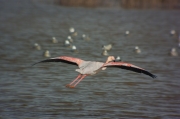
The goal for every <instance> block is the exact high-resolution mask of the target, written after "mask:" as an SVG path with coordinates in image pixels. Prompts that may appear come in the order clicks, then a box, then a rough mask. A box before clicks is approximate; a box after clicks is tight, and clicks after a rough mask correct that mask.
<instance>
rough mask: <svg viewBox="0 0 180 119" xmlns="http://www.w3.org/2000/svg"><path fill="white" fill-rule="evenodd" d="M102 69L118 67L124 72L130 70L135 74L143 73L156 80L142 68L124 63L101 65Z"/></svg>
mask: <svg viewBox="0 0 180 119" xmlns="http://www.w3.org/2000/svg"><path fill="white" fill-rule="evenodd" d="M103 67H118V68H122V69H126V70H131V71H134V72H137V73H143V74H146V75H149V76H150V77H152V78H156V76H155V75H154V74H152V73H150V72H148V71H146V70H145V69H143V68H140V67H138V66H135V65H133V64H129V63H125V62H109V63H106V64H104V65H103Z"/></svg>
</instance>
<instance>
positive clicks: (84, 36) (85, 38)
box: [82, 34, 90, 41]
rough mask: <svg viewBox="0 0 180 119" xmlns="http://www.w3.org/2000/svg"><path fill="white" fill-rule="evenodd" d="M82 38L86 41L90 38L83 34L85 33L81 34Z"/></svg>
mask: <svg viewBox="0 0 180 119" xmlns="http://www.w3.org/2000/svg"><path fill="white" fill-rule="evenodd" d="M82 38H83V40H86V41H89V40H90V38H89V36H87V35H85V34H83V35H82Z"/></svg>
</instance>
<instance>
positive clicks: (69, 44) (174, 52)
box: [34, 27, 180, 61]
mask: <svg viewBox="0 0 180 119" xmlns="http://www.w3.org/2000/svg"><path fill="white" fill-rule="evenodd" d="M69 33H70V35H69V36H68V37H67V39H66V40H65V41H64V46H65V47H70V48H71V50H72V51H73V52H77V47H76V46H75V45H74V44H73V42H74V40H73V38H72V37H76V36H77V35H78V33H77V31H75V29H74V28H73V27H71V28H69ZM129 34H130V32H129V31H125V35H129ZM170 35H172V36H175V35H177V33H176V31H175V30H171V31H170ZM82 39H83V40H85V41H90V40H91V39H90V37H89V36H88V35H85V34H82ZM52 43H54V44H55V43H58V40H57V39H56V37H52ZM112 47H113V45H112V44H107V45H103V46H102V53H101V54H102V55H103V56H109V53H108V51H110V50H111V49H112ZM178 47H180V35H179V37H178ZM34 48H35V49H37V50H41V46H40V45H39V44H38V43H34ZM134 52H135V53H137V54H140V53H141V49H140V48H139V47H138V46H135V48H134ZM170 55H171V56H178V52H177V50H176V48H175V47H173V48H171V51H170ZM43 56H44V57H51V55H50V51H49V50H45V52H44V53H43ZM116 61H121V57H120V56H117V57H116Z"/></svg>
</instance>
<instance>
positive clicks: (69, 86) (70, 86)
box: [66, 84, 75, 88]
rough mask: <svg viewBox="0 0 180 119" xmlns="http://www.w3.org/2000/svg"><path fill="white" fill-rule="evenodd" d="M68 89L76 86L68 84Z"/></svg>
mask: <svg viewBox="0 0 180 119" xmlns="http://www.w3.org/2000/svg"><path fill="white" fill-rule="evenodd" d="M66 87H67V88H75V86H72V85H70V84H67V85H66Z"/></svg>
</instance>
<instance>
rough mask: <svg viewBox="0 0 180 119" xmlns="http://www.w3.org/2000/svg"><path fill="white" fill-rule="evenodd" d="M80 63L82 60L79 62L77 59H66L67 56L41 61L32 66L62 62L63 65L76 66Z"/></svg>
mask: <svg viewBox="0 0 180 119" xmlns="http://www.w3.org/2000/svg"><path fill="white" fill-rule="evenodd" d="M82 61H83V60H81V59H79V58H74V57H68V56H60V57H55V58H50V59H46V60H42V61H40V62H37V63H34V64H33V65H35V64H38V63H43V62H63V63H68V64H73V65H77V66H78V65H79V64H80V63H81V62H82ZM33 65H32V66H33Z"/></svg>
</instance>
